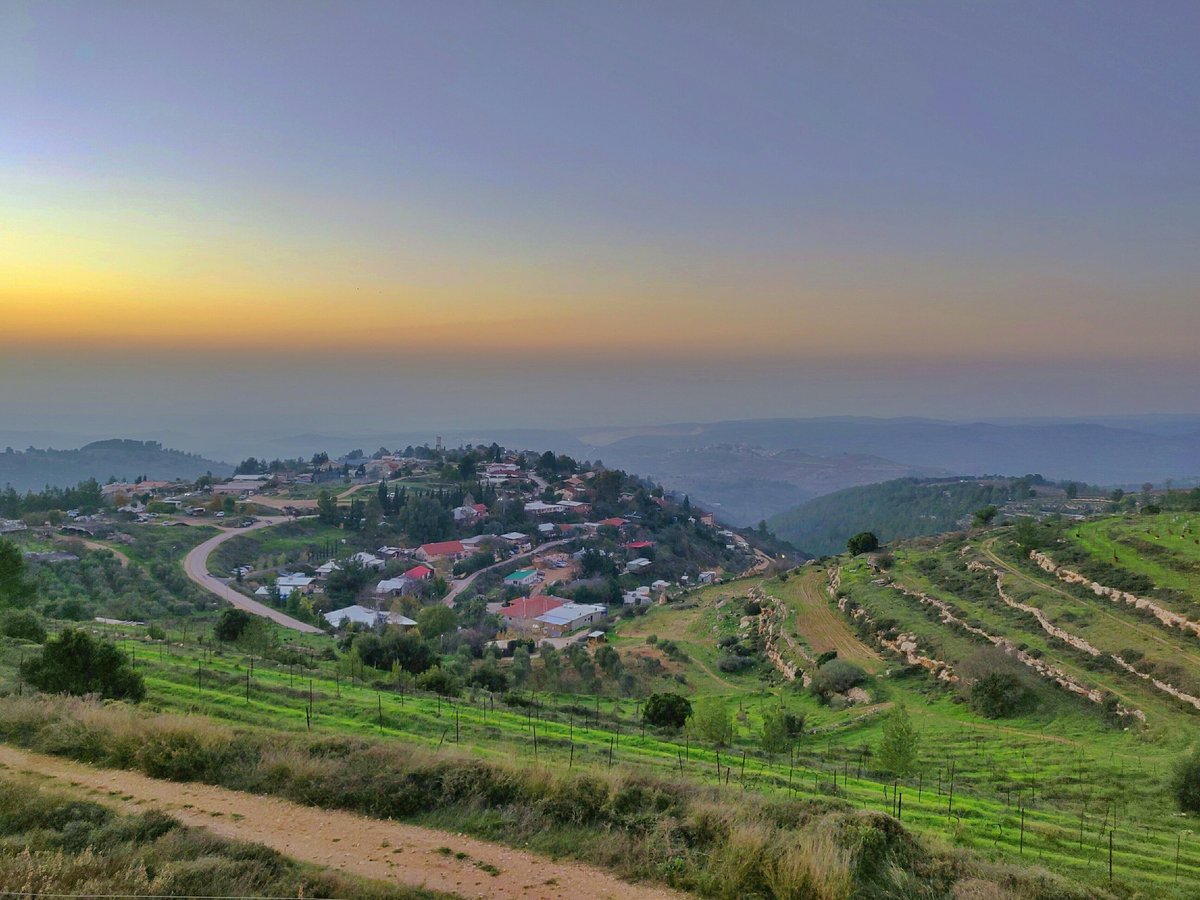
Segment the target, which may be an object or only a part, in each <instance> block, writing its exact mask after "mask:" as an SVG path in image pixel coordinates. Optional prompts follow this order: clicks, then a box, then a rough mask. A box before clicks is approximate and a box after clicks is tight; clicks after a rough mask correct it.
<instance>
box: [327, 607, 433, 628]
mask: <svg viewBox="0 0 1200 900" xmlns="http://www.w3.org/2000/svg"><path fill="white" fill-rule="evenodd" d="M325 621H326V622H328V623H329V624H330V625H331V626H332V627H334V628H342V627H344V626H345V625H347V624H348V623H354V624H357V625H365V626H366V627H368V628H375V627H377V626H379V625H397V626H399V627H400V628H411V627H413V626H414V625H416V624H417V623H416V622H414V621H413V620H412V619H410V618H408V617H407V616H403V615H401V614H400V613H394V612H387V611H385V610H380V609H367V608H366V607H365V606H359V605H357V604H355V605H354V606H345V607H343V608H341V609H335V610H333V611H332V612H327V613H325Z"/></svg>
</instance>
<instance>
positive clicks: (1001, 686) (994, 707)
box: [971, 672, 1030, 719]
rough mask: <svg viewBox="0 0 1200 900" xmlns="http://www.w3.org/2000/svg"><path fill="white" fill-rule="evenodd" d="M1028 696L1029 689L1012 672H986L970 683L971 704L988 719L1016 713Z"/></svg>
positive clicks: (1001, 717)
mask: <svg viewBox="0 0 1200 900" xmlns="http://www.w3.org/2000/svg"><path fill="white" fill-rule="evenodd" d="M1029 698H1030V691H1029V689H1028V688H1027V687H1026V686H1025V684H1024V683H1023V682H1022V681H1021V679H1019V678H1018V677H1017V676H1016V675H1014V674H1013V673H1012V672H988V673H987V674H985V675H981V676H980V677H979V678H977V679H975V683H974V684H972V685H971V706H972V708H973V709H974V710H975V711H976V712H978V713H979V714H980V715H983V716H986V717H987V718H989V719H1003V718H1006V717H1008V716H1011V715H1014V714H1015V713H1017V712H1018V711H1019V710H1020V709H1021V707H1022V706H1024V705H1025V704H1026V703H1027V702H1028V700H1029Z"/></svg>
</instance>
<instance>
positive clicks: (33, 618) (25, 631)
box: [0, 609, 46, 644]
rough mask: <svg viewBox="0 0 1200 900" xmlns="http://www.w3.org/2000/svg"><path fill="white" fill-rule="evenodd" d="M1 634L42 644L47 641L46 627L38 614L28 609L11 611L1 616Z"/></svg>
mask: <svg viewBox="0 0 1200 900" xmlns="http://www.w3.org/2000/svg"><path fill="white" fill-rule="evenodd" d="M0 634H3V635H4V636H5V637H10V638H18V639H20V640H22V641H32V642H33V643H35V644H42V643H45V641H46V626H45V625H43V624H42V620H41V619H40V618H38V616H37V613H35V612H33V611H32V610H28V609H10V610H9V611H8V612H6V613H5V614H4V615H3V616H0Z"/></svg>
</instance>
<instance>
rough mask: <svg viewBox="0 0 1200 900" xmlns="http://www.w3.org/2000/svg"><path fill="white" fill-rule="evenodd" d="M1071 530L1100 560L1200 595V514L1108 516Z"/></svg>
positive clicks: (1161, 583)
mask: <svg viewBox="0 0 1200 900" xmlns="http://www.w3.org/2000/svg"><path fill="white" fill-rule="evenodd" d="M1067 533H1068V536H1069V537H1070V538H1071V539H1073V540H1074V542H1075V543H1076V544H1078V546H1079V547H1081V548H1082V549H1083V550H1085V551H1086V552H1087V553H1089V554H1091V555H1092V556H1094V557H1095V558H1096V559H1099V560H1102V561H1105V562H1110V563H1113V564H1115V565H1118V566H1120V567H1121V568H1123V569H1128V570H1129V571H1131V572H1136V573H1138V574H1140V575H1145V576H1147V577H1149V578H1150V579H1151V580H1152V581H1153V582H1154V583H1155V585H1157V586H1158V587H1162V588H1172V589H1175V590H1179V591H1183V592H1185V593H1187V594H1190V595H1191V597H1192V598H1200V514H1197V513H1181V512H1180V513H1162V514H1160V515H1155V516H1137V517H1121V518H1103V519H1096V520H1093V521H1090V522H1084V523H1081V524H1080V525H1079V526H1078V527H1075V528H1072V529H1068V532H1067ZM1165 605H1169V604H1165ZM1181 611H1183V610H1181Z"/></svg>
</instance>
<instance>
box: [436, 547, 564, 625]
mask: <svg viewBox="0 0 1200 900" xmlns="http://www.w3.org/2000/svg"><path fill="white" fill-rule="evenodd" d="M573 540H575V539H574V538H562V539H561V540H557V541H549V542H548V543H545V544H541V545H539V546H537V547H534V548H533V549H532V550H526V551H525V552H524V553H518V554H517V555H516V556H510V557H508V558H507V559H502V560H500V562H498V563H492V564H491V565H490V566H484V567H483V568H482V569H479V570H478V571H476V572H472V573H471V574H470V575H468V576H467V577H466V578H460V579H459V580H458V581H455V582H452V583H451V585H450V591H449V593H447V594H446V596H445V597H443V598H442V603H443V604H445V605H446V606H449V607H452V608H453V606H454V601H455V599H456V598H457V597H458V595H459V594H461V593H462V592H463V591H465V590H466V589H467V588H469V587H470V586H471V582H473V581H474V580H475V579H476V578H478V577H479V576H480V575H482V574H483V573H484V572H490V571H491V570H492V569H498V568H500V567H501V566H505V565H508V564H509V563H511V562H516V561H517V560H518V559H525V558H526V557H527V556H534V555H535V554H538V553H541V552H542V551H543V550H549V549H550V548H551V547H560V546H562V545H563V544H569V543H570V542H571V541H573Z"/></svg>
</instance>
